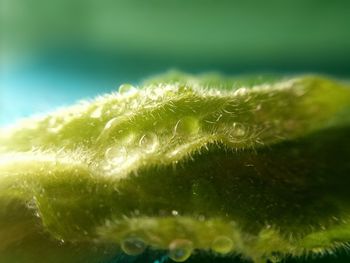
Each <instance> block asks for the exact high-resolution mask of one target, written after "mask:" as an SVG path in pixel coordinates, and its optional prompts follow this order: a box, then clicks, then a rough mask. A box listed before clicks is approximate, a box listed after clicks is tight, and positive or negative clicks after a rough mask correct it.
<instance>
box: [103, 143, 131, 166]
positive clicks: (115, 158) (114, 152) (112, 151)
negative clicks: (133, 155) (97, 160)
mask: <svg viewBox="0 0 350 263" xmlns="http://www.w3.org/2000/svg"><path fill="white" fill-rule="evenodd" d="M105 157H106V159H107V162H109V163H110V164H112V165H120V164H122V163H123V162H124V161H125V160H126V158H127V150H126V148H125V147H123V146H112V147H110V148H108V149H107V150H106V152H105Z"/></svg>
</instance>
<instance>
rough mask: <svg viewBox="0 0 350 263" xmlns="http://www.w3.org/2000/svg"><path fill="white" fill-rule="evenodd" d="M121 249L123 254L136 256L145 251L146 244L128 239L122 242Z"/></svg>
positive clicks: (132, 238) (134, 238) (136, 239)
mask: <svg viewBox="0 0 350 263" xmlns="http://www.w3.org/2000/svg"><path fill="white" fill-rule="evenodd" d="M121 247H122V250H123V251H124V253H125V254H128V255H130V256H136V255H140V254H142V253H143V252H144V251H145V249H146V244H145V242H144V241H143V240H142V239H141V238H138V237H128V238H126V239H124V240H123V241H122V243H121Z"/></svg>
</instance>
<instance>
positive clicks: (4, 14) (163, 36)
mask: <svg viewBox="0 0 350 263" xmlns="http://www.w3.org/2000/svg"><path fill="white" fill-rule="evenodd" d="M170 69H177V70H182V71H186V72H191V73H199V72H206V71H217V72H221V73H224V74H231V75H237V74H245V73H249V74H251V73H257V74H260V73H278V74H279V73H283V74H299V73H321V74H327V75H331V76H335V77H338V78H344V79H346V78H349V77H350V1H347V0H344V1H339V0H338V1H337V0H333V1H326V0H312V1H311V0H294V1H281V0H279V1H277V0H274V1H258V0H256V1H219V0H217V1H214V0H192V1H190V0H187V1H185V0H177V1H175V0H174V1H166V0H163V1H155V0H151V1H146V0H125V1H111V0H99V1H98V0H96V1H93V0H60V1H55V0H51V1H50V0H0V125H6V124H9V123H12V122H14V121H16V120H17V119H18V118H21V117H25V116H28V115H31V114H41V113H45V112H47V111H50V110H52V109H54V108H57V107H60V106H64V105H69V104H71V103H73V102H75V101H77V100H79V99H84V98H91V97H93V96H96V95H98V94H103V93H105V92H109V91H112V90H116V89H117V88H118V86H119V85H120V84H121V83H123V82H128V83H134V84H137V83H140V81H142V79H144V78H146V77H148V76H149V75H152V74H158V73H162V72H165V71H168V70H170ZM142 260H145V259H141V261H142ZM205 260H210V259H209V258H207V259H202V261H201V259H199V261H198V262H206V261H205ZM220 260H221V261H220ZM220 260H219V261H218V262H226V260H227V259H220ZM141 261H140V262H141ZM151 261H152V260H151ZM151 261H150V262H151ZM135 262H136V261H135ZM137 262H138V261H137ZM193 262H197V261H193ZM208 262H209V261H208ZM293 262H294V261H293ZM302 262H350V258H349V257H348V256H346V255H345V254H344V253H343V254H341V255H340V256H339V257H338V258H334V257H327V258H325V259H323V260H311V259H310V260H302Z"/></svg>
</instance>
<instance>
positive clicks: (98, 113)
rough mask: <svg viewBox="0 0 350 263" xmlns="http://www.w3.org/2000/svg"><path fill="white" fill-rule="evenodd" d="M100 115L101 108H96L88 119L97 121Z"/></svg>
mask: <svg viewBox="0 0 350 263" xmlns="http://www.w3.org/2000/svg"><path fill="white" fill-rule="evenodd" d="M101 115H102V107H101V106H100V107H97V108H96V109H95V110H94V111H93V112H92V113H91V114H90V117H91V118H93V119H98V118H100V117H101Z"/></svg>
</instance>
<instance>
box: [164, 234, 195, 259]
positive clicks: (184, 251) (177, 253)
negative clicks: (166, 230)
mask: <svg viewBox="0 0 350 263" xmlns="http://www.w3.org/2000/svg"><path fill="white" fill-rule="evenodd" d="M192 251H193V243H192V242H191V241H190V240H187V239H175V240H173V241H172V242H171V243H170V245H169V258H171V259H172V260H173V261H175V262H184V261H186V260H187V259H188V258H189V257H190V256H191V254H192Z"/></svg>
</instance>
